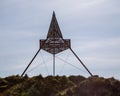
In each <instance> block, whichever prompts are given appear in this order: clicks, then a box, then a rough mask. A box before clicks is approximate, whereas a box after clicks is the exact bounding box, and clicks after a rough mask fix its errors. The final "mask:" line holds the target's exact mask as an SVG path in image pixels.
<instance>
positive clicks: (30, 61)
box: [21, 49, 40, 77]
mask: <svg viewBox="0 0 120 96" xmlns="http://www.w3.org/2000/svg"><path fill="white" fill-rule="evenodd" d="M39 52H40V49H39V50H38V51H37V53H36V54H35V56H34V57H33V58H32V60H31V61H30V63H29V64H28V66H27V67H26V68H25V70H24V71H23V73H22V74H21V77H22V76H23V75H24V74H25V72H26V71H27V69H28V67H29V66H30V65H31V63H32V62H33V60H34V59H35V57H36V56H37V54H38V53H39Z"/></svg>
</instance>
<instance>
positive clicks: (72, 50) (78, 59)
mask: <svg viewBox="0 0 120 96" xmlns="http://www.w3.org/2000/svg"><path fill="white" fill-rule="evenodd" d="M70 50H71V51H72V53H73V54H74V55H75V57H76V58H77V59H78V61H79V62H80V63H81V64H82V65H83V67H84V68H85V69H86V70H87V71H88V73H89V74H90V75H91V76H93V75H92V73H91V72H90V71H89V70H88V68H87V67H86V66H85V64H84V63H83V62H82V61H81V60H80V58H79V57H78V56H77V54H76V53H75V52H74V51H73V50H72V49H71V48H70Z"/></svg>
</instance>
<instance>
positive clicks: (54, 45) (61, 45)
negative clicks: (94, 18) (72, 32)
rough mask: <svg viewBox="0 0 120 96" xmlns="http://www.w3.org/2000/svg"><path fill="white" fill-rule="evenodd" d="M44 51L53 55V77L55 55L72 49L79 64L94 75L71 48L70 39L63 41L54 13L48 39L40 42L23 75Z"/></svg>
mask: <svg viewBox="0 0 120 96" xmlns="http://www.w3.org/2000/svg"><path fill="white" fill-rule="evenodd" d="M41 49H43V50H45V51H47V52H48V53H51V54H53V76H55V54H58V53H60V52H62V51H64V50H67V49H70V50H71V52H72V53H73V54H74V56H75V57H76V58H77V59H78V60H79V62H80V63H81V64H82V65H83V67H84V68H85V69H86V70H87V71H88V73H89V74H90V75H91V76H93V75H92V73H91V72H90V71H89V70H88V68H87V67H86V66H85V64H84V63H83V62H82V61H81V60H80V58H79V57H78V56H77V55H76V53H75V52H74V51H73V50H72V48H71V42H70V39H63V36H62V33H61V30H60V28H59V25H58V22H57V19H56V16H55V13H54V12H53V16H52V20H51V24H50V27H49V30H48V34H47V38H46V39H41V40H40V48H39V50H38V51H37V53H36V54H35V56H34V57H33V59H32V60H31V61H30V63H29V64H28V66H27V67H26V69H25V70H24V71H23V73H22V75H21V76H23V75H24V74H25V72H26V71H27V69H28V68H29V66H30V65H31V64H32V62H33V60H34V59H35V58H36V56H37V55H38V53H39V52H40V50H41Z"/></svg>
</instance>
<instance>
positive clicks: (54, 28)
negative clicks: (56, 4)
mask: <svg viewBox="0 0 120 96" xmlns="http://www.w3.org/2000/svg"><path fill="white" fill-rule="evenodd" d="M47 38H63V36H62V33H61V30H60V28H59V25H58V22H57V19H56V16H55V12H54V11H53V15H52V20H51V24H50V27H49V30H48V34H47Z"/></svg>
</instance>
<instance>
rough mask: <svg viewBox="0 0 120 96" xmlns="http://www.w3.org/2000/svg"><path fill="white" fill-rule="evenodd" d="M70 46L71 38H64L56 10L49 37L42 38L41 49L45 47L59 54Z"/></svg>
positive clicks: (50, 51) (52, 52)
mask: <svg viewBox="0 0 120 96" xmlns="http://www.w3.org/2000/svg"><path fill="white" fill-rule="evenodd" d="M68 48H70V39H63V36H62V33H61V30H60V28H59V25H58V22H57V19H56V16H55V12H53V15H52V20H51V23H50V27H49V30H48V34H47V38H46V39H43V40H40V49H43V50H45V51H47V52H49V53H51V54H57V53H59V52H62V51H64V50H66V49H68Z"/></svg>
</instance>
